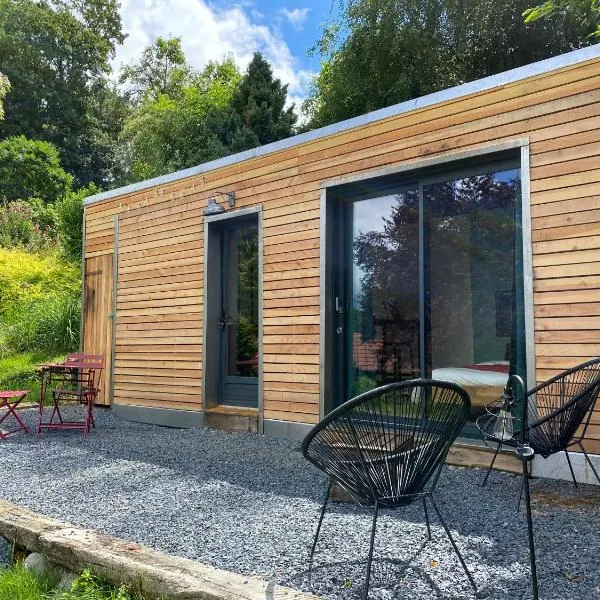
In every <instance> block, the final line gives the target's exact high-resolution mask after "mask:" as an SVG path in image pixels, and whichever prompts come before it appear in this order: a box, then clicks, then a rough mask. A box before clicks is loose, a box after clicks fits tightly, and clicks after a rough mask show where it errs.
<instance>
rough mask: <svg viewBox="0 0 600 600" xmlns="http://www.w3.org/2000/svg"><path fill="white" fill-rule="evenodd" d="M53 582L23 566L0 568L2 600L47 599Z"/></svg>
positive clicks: (0, 594)
mask: <svg viewBox="0 0 600 600" xmlns="http://www.w3.org/2000/svg"><path fill="white" fill-rule="evenodd" d="M51 589H52V583H51V582H50V580H49V579H45V578H42V577H37V576H35V575H34V574H33V573H31V572H29V571H27V570H26V569H25V568H24V567H23V566H21V565H16V566H14V567H11V568H10V569H1V570H0V600H46V599H47V598H51V596H50V595H49V594H50V592H51Z"/></svg>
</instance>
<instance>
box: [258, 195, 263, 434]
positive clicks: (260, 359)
mask: <svg viewBox="0 0 600 600" xmlns="http://www.w3.org/2000/svg"><path fill="white" fill-rule="evenodd" d="M258 209H259V210H258V214H257V217H258V433H260V434H261V435H262V434H263V433H264V422H265V419H264V398H263V394H264V383H263V380H264V361H263V359H264V351H263V269H264V239H263V211H262V205H260V206H259V207H258Z"/></svg>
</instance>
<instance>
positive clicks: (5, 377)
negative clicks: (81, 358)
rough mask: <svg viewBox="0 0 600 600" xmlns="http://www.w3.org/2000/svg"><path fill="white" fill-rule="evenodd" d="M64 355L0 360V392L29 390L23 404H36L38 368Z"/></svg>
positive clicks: (15, 356) (41, 354)
mask: <svg viewBox="0 0 600 600" xmlns="http://www.w3.org/2000/svg"><path fill="white" fill-rule="evenodd" d="M65 354H66V353H59V354H57V353H56V351H47V350H39V351H36V352H21V353H20V354H12V355H9V356H5V357H4V358H0V390H30V392H31V393H30V394H29V395H28V396H27V397H26V398H25V400H24V402H37V401H38V400H39V398H40V380H39V377H38V375H37V369H38V366H39V365H40V364H42V363H51V362H57V361H58V360H60V359H63V358H64V357H65ZM0 600H1V599H0Z"/></svg>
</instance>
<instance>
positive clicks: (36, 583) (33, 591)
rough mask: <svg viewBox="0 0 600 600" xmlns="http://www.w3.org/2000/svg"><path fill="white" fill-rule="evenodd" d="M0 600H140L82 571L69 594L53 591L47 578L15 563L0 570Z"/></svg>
mask: <svg viewBox="0 0 600 600" xmlns="http://www.w3.org/2000/svg"><path fill="white" fill-rule="evenodd" d="M0 600H144V598H143V596H141V595H140V594H137V593H135V592H131V591H129V590H128V589H127V587H126V586H124V585H122V586H120V587H119V588H116V587H113V586H110V585H108V584H106V583H104V582H103V581H101V580H100V579H99V578H98V577H96V576H95V575H94V574H93V573H92V572H91V571H89V570H85V571H84V572H83V573H82V574H81V575H80V577H78V578H77V579H76V580H75V582H74V583H73V586H72V587H71V589H70V590H69V591H66V592H64V591H63V592H61V591H58V590H56V589H55V582H54V581H52V579H51V578H50V577H39V576H37V575H34V574H33V573H31V572H30V571H27V569H25V568H24V567H23V566H22V565H20V564H17V565H15V566H13V567H10V568H0Z"/></svg>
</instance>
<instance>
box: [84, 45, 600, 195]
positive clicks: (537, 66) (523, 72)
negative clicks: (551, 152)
mask: <svg viewBox="0 0 600 600" xmlns="http://www.w3.org/2000/svg"><path fill="white" fill-rule="evenodd" d="M599 57H600V44H595V45H593V46H588V47H586V48H581V49H579V50H574V51H573V52H568V53H567V54H561V55H559V56H554V57H553V58H548V59H546V60H541V61H539V62H535V63H532V64H529V65H525V66H523V67H518V68H517V69H512V70H510V71H505V72H504V73H498V74H497V75H492V76H491V77H485V78H484V79H478V80H476V81H471V82H469V83H463V84H462V85H457V86H456V87H452V88H448V89H446V90H442V91H440V92H435V93H433V94H428V95H427V96H422V97H421V98H415V99H414V100H408V101H406V102H401V103H400V104H394V105H393V106H388V107H386V108H381V109H379V110H375V111H373V112H370V113H367V114H365V115H360V116H358V117H354V118H352V119H347V120H346V121H340V122H339V123H334V124H332V125H327V126H326V127H321V128H320V129H314V130H312V131H308V132H306V133H301V134H299V135H296V136H293V137H290V138H286V139H284V140H280V141H278V142H273V143H272V144H266V145H265V146H259V147H258V148H252V149H251V150H246V151H244V152H238V153H237V154H231V155H229V156H224V157H223V158H218V159H217V160H212V161H210V162H207V163H203V164H201V165H198V166H197V167H190V168H189V169H183V170H182V171H175V172H174V173H169V174H167V175H161V176H160V177H154V178H153V179H147V180H145V181H140V182H139V183H133V184H131V185H126V186H124V187H120V188H116V189H114V190H108V191H106V192H101V193H100V194H95V195H93V196H89V197H88V198H86V199H85V200H84V204H85V205H89V204H95V203H96V202H101V201H103V200H108V199H110V198H115V197H116V196H122V195H124V194H133V193H135V192H139V191H141V190H145V189H148V188H152V187H156V186H160V185H165V184H167V183H172V182H173V181H178V180H179V179H185V178H186V177H192V176H194V175H199V174H200V173H206V172H207V171H213V170H215V169H219V168H221V167H226V166H229V165H233V164H235V163H239V162H243V161H245V160H250V159H251V158H256V157H258V156H264V155H266V154H270V153H272V152H279V151H280V150H285V149H287V148H292V147H293V146H297V145H299V144H304V143H306V142H310V141H312V140H317V139H320V138H323V137H326V136H328V135H334V134H336V133H341V132H343V131H347V130H349V129H354V128H355V127H360V126H361V125H368V124H369V123H373V122H375V121H380V120H382V119H386V118H388V117H393V116H397V115H400V114H402V113H407V112H410V111H412V110H417V109H420V108H425V107H427V106H431V105H433V104H438V103H440V102H447V101H449V100H455V99H457V98H460V97H461V96H467V95H469V94H475V93H477V92H482V91H485V90H490V89H493V88H496V87H501V86H503V85H507V84H509V83H514V82H516V81H520V80H521V79H527V78H529V77H534V76H536V75H541V74H543V73H548V72H550V71H555V70H557V69H561V68H563V67H568V66H570V65H575V64H577V63H580V62H585V61H586V60H591V59H593V58H599Z"/></svg>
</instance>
